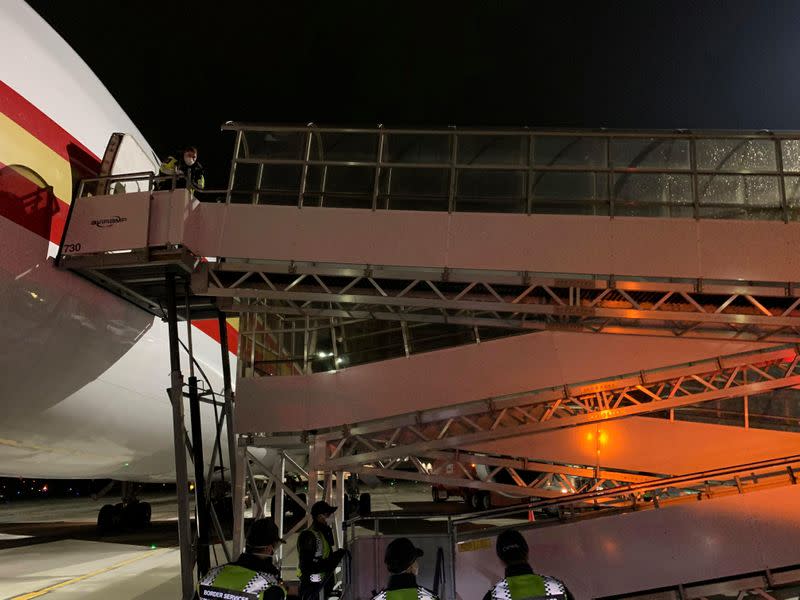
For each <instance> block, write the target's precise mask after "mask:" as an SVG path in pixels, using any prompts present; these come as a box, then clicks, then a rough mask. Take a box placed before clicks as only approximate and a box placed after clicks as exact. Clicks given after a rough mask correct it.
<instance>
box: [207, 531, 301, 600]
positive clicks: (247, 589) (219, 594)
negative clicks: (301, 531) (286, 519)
mask: <svg viewBox="0 0 800 600" xmlns="http://www.w3.org/2000/svg"><path fill="white" fill-rule="evenodd" d="M285 543H286V541H285V540H283V539H281V538H280V536H279V535H278V526H277V525H275V523H274V522H273V521H272V519H258V520H257V521H255V522H253V524H252V525H251V527H250V531H249V533H248V534H247V546H246V548H245V551H244V552H243V553H242V555H241V556H239V558H238V559H237V560H236V561H235V562H232V563H228V564H227V565H222V566H221V567H214V568H213V569H211V570H210V571H209V572H208V573H207V574H206V576H205V577H203V578H202V579H201V580H200V583H199V585H198V596H196V597H198V598H199V599H200V600H219V598H236V599H237V600H286V588H285V587H284V585H283V581H282V580H281V573H280V571H279V570H278V568H277V567H276V566H275V565H273V564H272V555H273V553H274V550H275V546H276V545H277V544H285ZM225 594H228V595H227V596H226V595H225Z"/></svg>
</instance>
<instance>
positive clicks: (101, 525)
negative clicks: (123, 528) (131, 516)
mask: <svg viewBox="0 0 800 600" xmlns="http://www.w3.org/2000/svg"><path fill="white" fill-rule="evenodd" d="M118 527H119V515H118V514H117V510H116V507H115V506H114V505H113V504H106V505H104V506H103V508H101V509H100V512H98V513H97V528H98V529H99V530H100V531H101V532H106V531H113V530H114V529H116V528H118Z"/></svg>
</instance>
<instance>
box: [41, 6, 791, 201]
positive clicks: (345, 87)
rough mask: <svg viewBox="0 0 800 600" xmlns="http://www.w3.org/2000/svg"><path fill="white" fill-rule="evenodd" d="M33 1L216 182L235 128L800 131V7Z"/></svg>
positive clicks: (141, 119)
mask: <svg viewBox="0 0 800 600" xmlns="http://www.w3.org/2000/svg"><path fill="white" fill-rule="evenodd" d="M28 1H29V2H30V4H31V5H32V6H33V7H34V8H35V9H36V10H37V11H38V12H39V13H40V14H42V16H43V17H44V18H45V19H47V20H48V21H49V22H50V24H51V25H52V26H53V27H54V28H55V29H56V30H57V31H58V32H59V33H60V34H61V35H62V36H63V37H64V38H65V39H66V40H67V41H68V42H69V43H70V44H71V45H72V46H73V47H74V48H75V50H76V51H77V52H78V54H80V55H81V57H83V59H84V60H85V61H86V62H87V63H88V64H89V66H90V67H91V68H92V69H93V70H94V71H95V73H96V74H97V75H98V76H99V77H100V79H101V80H102V81H103V82H104V83H105V84H106V86H107V87H108V88H109V90H110V91H111V93H112V94H113V95H114V96H115V97H116V98H117V100H118V101H119V103H120V104H121V105H122V107H123V108H124V109H125V110H126V111H127V112H128V114H129V115H130V117H131V118H132V119H133V121H134V122H135V123H136V124H137V125H138V126H139V128H140V129H141V130H142V132H143V133H144V134H145V136H146V137H147V139H148V141H149V142H150V143H151V144H152V145H153V147H154V148H155V149H156V151H157V152H159V153H160V154H162V155H166V154H168V153H171V152H173V151H174V150H175V149H177V148H179V147H181V146H183V145H185V144H187V143H191V144H196V145H198V146H199V148H200V160H201V162H203V163H204V164H205V167H206V169H207V171H209V174H210V177H209V179H210V184H211V186H213V187H217V186H224V185H225V182H226V180H227V170H228V164H229V163H228V160H229V154H230V152H231V147H232V139H230V138H229V137H228V135H223V134H221V133H220V132H219V126H220V124H222V123H223V122H225V121H227V120H240V121H256V122H285V123H303V124H304V123H307V122H309V121H313V122H315V123H318V124H356V125H366V126H374V125H375V124H377V123H383V124H385V125H396V126H402V125H431V126H446V125H459V126H522V125H527V126H531V127H552V126H557V127H589V128H599V127H608V128H639V129H643V128H665V129H676V128H688V129H701V128H726V129H727V128H730V129H774V130H777V129H800V77H798V69H797V64H798V62H799V59H800V2H793V1H785V2H778V1H771V0H759V1H757V0H753V1H751V2H742V1H732V0H727V1H724V2H723V1H714V2H711V1H700V0H694V1H687V2H658V3H655V2H653V3H651V2H641V1H630V2H601V1H594V2H591V3H589V2H587V3H586V4H585V5H584V3H577V2H576V3H573V2H566V1H561V2H538V1H533V0H530V1H528V2H497V1H488V0H487V1H484V2H453V3H439V2H432V1H429V2H419V3H414V2H401V1H396V2H378V1H375V0H372V1H368V2H366V1H365V2H358V3H356V2H318V3H308V4H303V3H301V2H280V3H279V2H262V1H258V2H255V1H252V2H242V1H234V0H228V1H226V2H214V3H201V2H184V1H174V0H173V1H168V2H163V1H159V2H108V1H107V0H91V1H90V0H82V1H80V2H74V1H73V2H66V1H55V0H28Z"/></svg>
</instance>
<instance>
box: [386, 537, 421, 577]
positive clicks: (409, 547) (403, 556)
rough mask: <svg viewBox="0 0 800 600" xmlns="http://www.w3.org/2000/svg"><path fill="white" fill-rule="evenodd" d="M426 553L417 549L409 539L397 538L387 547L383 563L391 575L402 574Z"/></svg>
mask: <svg viewBox="0 0 800 600" xmlns="http://www.w3.org/2000/svg"><path fill="white" fill-rule="evenodd" d="M423 554H424V552H423V551H422V550H420V549H419V548H417V547H415V546H414V544H412V543H411V540H410V539H408V538H404V537H402V538H397V539H396V540H392V541H391V543H390V544H389V545H388V546H386V554H385V555H384V557H383V562H385V563H386V568H387V569H389V572H390V573H402V572H403V571H405V570H406V569H407V568H408V567H410V566H411V563H413V562H414V561H415V560H417V559H418V558H419V557H420V556H422V555H423Z"/></svg>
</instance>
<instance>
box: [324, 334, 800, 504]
mask: <svg viewBox="0 0 800 600" xmlns="http://www.w3.org/2000/svg"><path fill="white" fill-rule="evenodd" d="M798 358H800V357H799V355H798V349H797V347H795V346H793V345H792V346H789V345H787V346H782V347H779V348H775V349H770V350H761V351H754V352H746V353H741V354H734V355H728V356H724V357H719V358H716V359H709V360H704V361H700V362H696V363H690V364H686V365H679V366H673V367H667V368H661V369H655V370H652V371H644V372H640V373H636V374H630V375H624V376H619V377H610V378H608V379H604V380H599V381H593V382H588V383H581V384H576V385H566V386H563V387H557V388H547V389H540V390H531V391H527V392H522V393H516V394H512V395H507V396H502V397H495V398H487V399H485V400H480V401H473V402H468V403H464V404H454V405H451V406H447V407H442V408H436V409H430V410H424V411H419V412H414V413H408V414H402V415H398V416H395V417H388V418H384V419H378V420H374V421H367V422H363V423H356V424H353V425H350V426H343V427H342V428H341V429H337V430H333V431H328V432H324V433H319V434H317V436H316V438H315V439H316V443H317V444H318V445H319V446H320V449H318V450H317V454H316V457H315V461H314V468H316V469H319V470H325V471H335V470H341V469H345V470H351V471H356V470H364V469H367V468H369V469H386V467H387V466H391V465H392V460H395V461H396V460H397V459H400V458H405V457H415V458H416V460H417V461H419V462H420V463H422V459H423V458H434V459H435V458H437V457H439V456H441V455H439V454H438V453H440V452H442V451H454V449H460V450H466V449H468V448H470V447H472V446H474V445H476V444H480V443H482V442H488V441H493V440H500V439H506V438H512V437H516V436H522V435H530V434H535V433H540V432H545V431H552V430H555V429H561V428H564V427H572V426H576V425H583V424H590V423H602V422H605V421H608V420H612V419H620V418H624V417H629V416H634V415H642V414H648V413H653V412H657V411H670V410H674V409H676V408H679V407H682V406H690V405H695V404H699V403H703V402H708V401H711V400H720V399H726V398H737V397H745V396H750V395H755V394H760V393H764V392H768V391H771V390H776V389H780V388H788V387H793V386H796V385H798V384H800V370H798ZM459 464H460V462H459ZM501 466H502V467H503V468H506V467H505V465H501V464H500V463H496V464H495V465H494V468H499V467H501ZM512 468H516V467H512ZM417 470H418V472H419V475H417V474H414V476H415V477H418V478H420V479H422V480H427V478H430V477H437V478H438V477H439V476H438V475H436V474H431V473H428V472H426V471H427V469H424V468H423V469H420V468H419V466H418V468H417ZM372 472H375V473H376V474H378V473H377V471H372ZM598 475H600V474H598ZM596 478H601V477H597V476H596ZM611 478H612V479H615V480H617V481H621V480H622V479H621V478H620V477H619V475H618V474H615V476H613V477H611ZM524 483H525V486H524V487H528V486H529V485H530V482H524ZM476 487H478V485H477V482H476ZM520 487H521V486H519V485H518V484H517V486H516V491H517V493H519V492H520Z"/></svg>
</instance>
